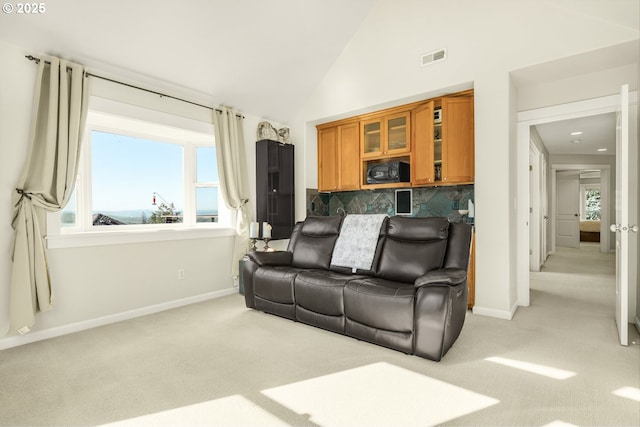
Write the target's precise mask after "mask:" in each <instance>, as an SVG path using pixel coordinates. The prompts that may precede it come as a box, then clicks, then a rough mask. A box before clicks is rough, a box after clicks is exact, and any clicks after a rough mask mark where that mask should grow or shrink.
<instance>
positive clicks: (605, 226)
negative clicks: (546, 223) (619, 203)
mask: <svg viewBox="0 0 640 427" xmlns="http://www.w3.org/2000/svg"><path fill="white" fill-rule="evenodd" d="M583 169H599V170H600V208H601V210H600V252H602V253H605V252H610V251H611V248H610V247H609V244H610V243H609V237H610V236H609V210H610V200H611V197H610V195H609V188H610V182H611V165H609V164H606V163H591V164H564V163H557V164H556V163H552V164H551V251H550V252H551V253H552V254H553V253H555V252H556V215H557V206H556V203H557V200H556V195H557V173H558V172H560V171H565V170H583Z"/></svg>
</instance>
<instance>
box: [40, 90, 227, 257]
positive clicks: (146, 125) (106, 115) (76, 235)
mask: <svg viewBox="0 0 640 427" xmlns="http://www.w3.org/2000/svg"><path fill="white" fill-rule="evenodd" d="M94 130H95V131H100V132H109V133H115V134H120V135H125V136H131V137H138V138H144V139H147V140H151V141H158V142H161V143H171V144H176V145H179V146H181V147H182V165H183V198H184V199H183V200H182V202H183V206H182V211H183V222H181V223H170V224H127V225H109V226H94V225H93V221H92V216H93V212H92V194H91V191H92V182H91V178H92V177H91V161H92V160H91V139H90V138H91V132H92V131H94ZM83 137H84V139H83V146H82V149H81V153H80V159H79V167H78V177H77V179H76V187H75V191H76V197H75V202H76V215H75V218H76V224H75V226H64V227H62V225H61V217H62V215H61V213H62V212H55V213H49V214H48V216H47V246H48V247H49V248H65V247H77V246H93V245H103V244H117V243H139V242H152V241H161V240H176V239H192V238H206V237H216V236H232V235H234V233H235V232H234V230H233V228H234V226H235V224H234V222H235V221H234V218H232V212H231V211H230V210H229V209H228V208H227V206H226V204H225V203H224V201H223V199H222V194H221V192H220V190H219V181H218V182H206V183H198V182H197V170H196V168H197V148H198V147H215V136H214V132H213V124H211V123H203V122H200V121H196V120H193V119H188V118H185V117H180V116H177V115H174V114H168V113H163V112H159V111H154V110H149V109H145V108H142V107H138V106H134V105H129V104H124V103H120V102H117V101H113V100H107V99H101V98H98V99H93V97H92V102H91V103H90V110H89V112H88V114H87V124H86V126H85V132H84V136H83ZM197 188H218V222H197V220H196V191H197ZM152 196H153V194H151V193H150V194H149V203H151V198H152Z"/></svg>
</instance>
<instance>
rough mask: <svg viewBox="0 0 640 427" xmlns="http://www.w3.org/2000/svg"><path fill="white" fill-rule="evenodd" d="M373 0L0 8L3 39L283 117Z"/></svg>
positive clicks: (122, 1)
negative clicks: (36, 11)
mask: <svg viewBox="0 0 640 427" xmlns="http://www.w3.org/2000/svg"><path fill="white" fill-rule="evenodd" d="M374 3H375V0H348V1H344V0H268V1H265V0H233V1H230V0H188V1H180V2H178V1H174V2H170V1H157V0H136V1H130V0H109V1H79V0H55V1H50V2H46V3H44V4H45V6H46V10H45V12H44V13H42V14H40V15H24V14H22V15H19V14H17V13H16V12H17V11H16V10H14V11H13V13H11V14H7V13H2V14H0V40H2V41H6V42H8V43H11V44H14V45H18V46H22V47H25V48H27V49H28V50H30V51H32V53H33V54H43V53H44V54H54V55H59V56H61V57H64V58H66V59H70V60H74V61H77V62H80V63H83V64H85V65H87V66H89V67H91V68H92V69H93V70H95V71H96V72H103V74H107V75H110V76H115V77H122V78H124V79H126V80H127V81H131V82H132V83H136V82H138V83H140V82H142V83H143V84H144V83H146V84H149V83H150V82H151V84H153V85H154V86H161V87H159V88H158V87H155V88H156V89H169V90H173V91H174V92H180V93H193V94H195V96H198V97H199V98H200V99H198V100H199V101H200V100H201V101H209V102H212V103H215V104H217V105H227V106H231V107H234V108H236V109H238V110H240V111H243V112H246V113H251V114H255V115H258V116H261V117H264V118H267V119H270V120H275V121H279V122H283V123H286V122H287V120H290V119H291V117H292V116H294V115H295V113H296V111H297V110H298V109H300V108H301V106H302V104H303V103H304V102H305V101H306V99H307V98H308V97H309V96H310V94H311V93H312V91H313V89H314V88H316V87H317V86H318V84H319V83H320V81H321V79H322V78H323V76H324V75H325V74H326V73H327V71H328V70H329V69H330V67H331V66H332V65H333V63H334V61H335V60H336V58H337V57H338V55H339V54H340V53H341V51H342V50H343V48H344V47H345V45H346V44H347V43H348V42H349V40H350V39H351V37H352V36H353V34H354V33H355V32H356V31H357V30H358V27H359V25H360V23H361V22H362V20H363V19H364V18H365V16H366V15H367V14H368V12H369V11H370V9H371V8H372V6H373V4H374ZM171 94H173V93H171Z"/></svg>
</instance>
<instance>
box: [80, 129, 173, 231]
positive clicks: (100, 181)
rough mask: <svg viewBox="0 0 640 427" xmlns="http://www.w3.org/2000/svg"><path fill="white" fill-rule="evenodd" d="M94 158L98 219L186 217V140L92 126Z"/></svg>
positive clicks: (103, 221)
mask: <svg viewBox="0 0 640 427" xmlns="http://www.w3.org/2000/svg"><path fill="white" fill-rule="evenodd" d="M91 162H92V166H91V167H92V199H93V200H92V203H93V207H92V213H93V225H122V224H145V223H153V222H163V223H168V222H182V212H183V200H184V196H183V178H182V177H183V166H182V146H180V145H177V144H169V143H164V142H158V141H151V140H147V139H143V138H135V137H131V136H126V135H118V134H113V133H108V132H99V131H92V132H91ZM154 195H155V198H154ZM154 201H155V203H156V204H155V205H153V204H152V203H153V202H154Z"/></svg>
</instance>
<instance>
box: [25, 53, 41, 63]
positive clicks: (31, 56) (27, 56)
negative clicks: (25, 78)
mask: <svg viewBox="0 0 640 427" xmlns="http://www.w3.org/2000/svg"><path fill="white" fill-rule="evenodd" d="M24 57H25V58H27V59H28V60H29V61H34V62H35V63H36V64H39V63H40V58H36V57H35V56H33V55H25V56H24Z"/></svg>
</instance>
